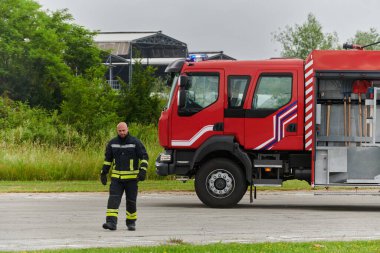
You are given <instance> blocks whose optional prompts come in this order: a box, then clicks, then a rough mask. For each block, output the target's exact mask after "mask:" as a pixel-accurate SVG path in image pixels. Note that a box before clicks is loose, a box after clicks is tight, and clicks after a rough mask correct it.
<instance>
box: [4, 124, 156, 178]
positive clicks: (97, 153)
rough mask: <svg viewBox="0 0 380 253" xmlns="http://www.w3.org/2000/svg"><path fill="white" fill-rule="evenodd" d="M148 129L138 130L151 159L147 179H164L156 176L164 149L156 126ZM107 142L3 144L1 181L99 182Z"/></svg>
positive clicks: (137, 133)
mask: <svg viewBox="0 0 380 253" xmlns="http://www.w3.org/2000/svg"><path fill="white" fill-rule="evenodd" d="M134 127H135V128H137V127H138V126H134ZM146 128H147V129H144V127H143V126H141V127H140V128H137V129H138V130H139V131H138V132H137V131H136V136H139V137H140V139H141V140H142V141H143V143H144V144H145V146H146V149H147V152H148V154H149V156H150V159H149V169H148V175H147V177H148V179H161V178H160V177H159V176H158V175H156V173H155V166H154V162H155V160H156V158H157V156H158V155H159V153H160V152H162V150H163V149H162V147H161V146H160V145H159V144H158V140H157V134H156V129H155V128H154V129H153V126H149V127H146ZM143 130H145V132H146V134H145V135H143V133H140V132H141V131H143ZM131 132H132V131H131ZM140 135H141V136H140ZM108 140H109V139H107V140H104V141H103V140H100V141H99V143H88V144H87V145H86V146H84V147H79V146H74V147H66V146H55V145H51V144H38V143H32V142H22V143H17V144H10V143H5V142H0V179H2V180H18V181H27V180H31V181H34V180H43V181H46V180H53V181H57V180H96V179H97V178H98V176H99V173H100V169H101V168H102V165H103V160H104V149H105V146H106V143H107V141H108Z"/></svg>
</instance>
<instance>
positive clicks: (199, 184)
mask: <svg viewBox="0 0 380 253" xmlns="http://www.w3.org/2000/svg"><path fill="white" fill-rule="evenodd" d="M247 187H248V184H247V181H246V180H245V174H244V173H243V170H242V169H241V168H240V167H239V166H238V165H237V164H236V163H234V162H232V161H231V160H228V159H222V158H220V159H213V160H210V161H208V162H206V163H205V164H204V165H202V166H201V168H200V169H199V170H198V172H197V174H196V175H195V191H196V193H197V195H198V198H199V199H200V200H201V201H202V202H203V203H204V204H206V205H207V206H209V207H232V206H235V205H236V204H237V203H238V202H239V201H240V200H241V199H242V197H243V196H244V194H245V192H246V191H247Z"/></svg>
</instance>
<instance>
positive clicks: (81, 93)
mask: <svg viewBox="0 0 380 253" xmlns="http://www.w3.org/2000/svg"><path fill="white" fill-rule="evenodd" d="M95 76H96V75H95ZM63 94H64V96H65V100H64V101H63V102H62V106H61V110H62V113H61V115H60V119H61V120H62V121H63V122H64V123H66V124H68V125H71V126H73V127H74V128H75V129H76V130H77V131H78V132H79V133H81V134H85V135H86V134H87V135H88V136H89V137H98V136H97V134H94V133H99V132H102V131H104V130H105V129H107V128H110V127H112V126H115V125H116V124H117V123H118V122H119V121H120V120H121V119H120V117H119V116H118V115H117V108H118V107H119V104H118V99H117V96H118V94H117V93H116V91H114V90H112V89H111V87H110V86H109V85H108V84H107V83H106V82H105V81H104V80H103V78H101V77H94V78H92V79H90V78H89V77H87V78H84V77H83V76H77V77H74V78H72V79H71V82H70V83H68V84H66V85H65V87H64V89H63Z"/></svg>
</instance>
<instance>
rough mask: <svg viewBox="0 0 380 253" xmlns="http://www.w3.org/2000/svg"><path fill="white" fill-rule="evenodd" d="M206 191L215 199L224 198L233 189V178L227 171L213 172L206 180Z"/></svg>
mask: <svg viewBox="0 0 380 253" xmlns="http://www.w3.org/2000/svg"><path fill="white" fill-rule="evenodd" d="M206 189H207V191H208V193H209V194H210V195H212V196H213V197H215V198H226V197H228V196H230V195H231V193H232V192H233V191H234V189H235V178H234V176H233V175H232V174H231V173H230V172H229V171H227V170H224V169H218V170H214V171H212V172H211V173H210V174H208V176H207V178H206Z"/></svg>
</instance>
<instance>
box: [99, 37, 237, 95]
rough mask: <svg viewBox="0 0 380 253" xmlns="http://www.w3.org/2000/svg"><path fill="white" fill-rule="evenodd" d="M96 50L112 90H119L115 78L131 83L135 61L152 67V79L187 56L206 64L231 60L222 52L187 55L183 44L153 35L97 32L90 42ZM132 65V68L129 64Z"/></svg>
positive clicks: (160, 75) (161, 74)
mask: <svg viewBox="0 0 380 253" xmlns="http://www.w3.org/2000/svg"><path fill="white" fill-rule="evenodd" d="M94 40H95V43H96V44H97V45H98V47H99V48H101V49H103V50H104V51H106V52H109V54H107V57H106V58H105V59H104V64H105V65H107V66H108V72H107V73H106V78H107V80H108V82H109V84H110V85H111V87H112V88H114V89H119V88H120V84H119V82H118V78H117V77H119V78H121V79H122V80H123V81H124V82H126V83H131V77H132V75H131V74H132V73H133V64H134V62H135V61H137V60H139V61H141V63H142V64H143V65H146V66H148V65H150V66H154V67H155V68H156V69H157V70H156V76H159V77H163V78H164V77H165V76H166V74H165V68H166V67H167V66H168V65H169V63H171V62H173V61H175V60H178V59H181V58H182V59H183V58H187V57H188V56H189V54H206V55H207V56H208V59H209V60H235V59H234V58H232V57H230V56H228V55H226V54H224V53H223V51H201V52H190V53H189V52H188V48H187V44H186V43H184V42H181V41H179V40H176V39H174V38H172V37H170V36H167V35H165V34H163V33H162V32H161V31H155V32H100V33H99V34H97V35H96V36H95V38H94ZM130 62H132V64H130Z"/></svg>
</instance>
